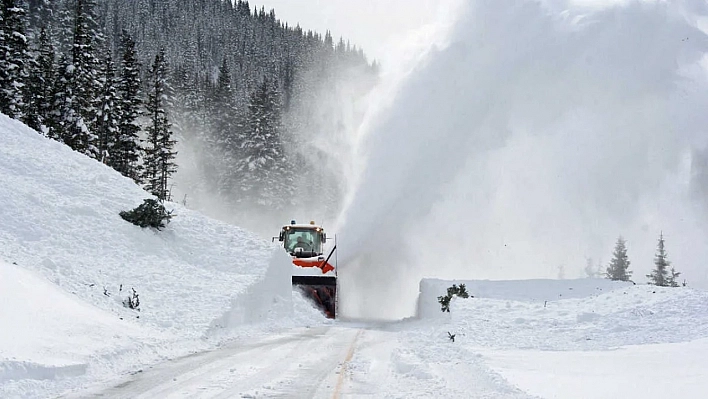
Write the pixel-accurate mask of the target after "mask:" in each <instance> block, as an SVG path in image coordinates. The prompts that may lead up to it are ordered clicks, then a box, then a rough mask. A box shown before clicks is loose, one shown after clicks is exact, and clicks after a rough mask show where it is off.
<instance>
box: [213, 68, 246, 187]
mask: <svg viewBox="0 0 708 399" xmlns="http://www.w3.org/2000/svg"><path fill="white" fill-rule="evenodd" d="M213 100H214V104H215V106H214V108H213V112H212V117H211V120H212V125H213V129H214V132H213V134H214V141H213V145H214V146H215V147H216V148H212V149H211V151H220V152H222V154H223V155H221V157H220V159H219V160H218V161H219V166H220V167H218V168H216V167H215V168H214V169H216V170H217V172H216V173H217V175H218V176H217V191H218V192H219V194H222V195H228V194H229V193H230V192H232V190H233V189H234V186H235V184H234V180H235V179H234V177H235V176H234V174H233V170H234V169H235V168H236V167H237V166H238V162H239V159H240V157H241V150H240V145H241V143H242V142H243V137H242V135H243V123H242V122H241V121H239V120H238V118H237V117H235V115H238V109H237V107H236V102H235V101H234V93H233V87H232V85H231V72H230V71H229V67H228V63H227V61H226V57H224V59H223V60H222V64H221V67H220V68H219V78H218V80H217V82H216V87H215V90H214V98H213Z"/></svg>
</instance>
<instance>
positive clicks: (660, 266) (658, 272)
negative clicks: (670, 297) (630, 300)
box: [647, 232, 681, 287]
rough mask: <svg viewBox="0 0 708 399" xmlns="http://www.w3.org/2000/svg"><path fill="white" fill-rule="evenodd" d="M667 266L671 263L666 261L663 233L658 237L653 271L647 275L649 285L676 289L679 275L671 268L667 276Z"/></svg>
mask: <svg viewBox="0 0 708 399" xmlns="http://www.w3.org/2000/svg"><path fill="white" fill-rule="evenodd" d="M669 266H671V262H669V260H668V259H667V254H666V249H665V248H664V233H663V232H662V233H661V234H660V235H659V243H658V245H657V250H656V255H655V256H654V269H653V270H652V271H651V274H647V278H649V284H653V285H657V286H660V287H678V282H677V281H676V278H677V277H678V276H679V275H681V273H677V272H676V270H675V269H674V268H673V267H672V268H671V270H670V272H671V274H669V269H668V268H669Z"/></svg>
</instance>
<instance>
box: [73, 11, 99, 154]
mask: <svg viewBox="0 0 708 399" xmlns="http://www.w3.org/2000/svg"><path fill="white" fill-rule="evenodd" d="M74 6H75V9H74V32H73V33H74V41H73V47H72V51H71V56H72V63H71V66H70V67H69V70H68V71H67V72H68V73H69V75H68V76H67V84H68V85H69V87H70V93H71V97H70V98H69V100H70V101H69V107H70V112H69V114H70V120H69V121H68V122H69V123H68V124H67V126H66V131H65V138H64V142H65V143H66V144H67V145H68V146H69V147H71V148H73V149H74V150H76V151H79V152H81V153H84V154H86V155H89V156H91V157H93V158H100V155H99V150H98V147H97V141H98V137H97V135H96V133H95V132H93V131H91V127H92V126H95V120H96V116H97V106H98V104H99V102H100V101H99V99H98V97H99V93H100V89H101V88H100V79H99V77H98V75H99V70H100V66H99V62H98V57H97V56H96V51H97V46H98V45H100V43H101V42H102V36H101V34H100V32H99V31H98V26H97V24H96V19H95V6H96V4H95V1H94V0H75V3H74Z"/></svg>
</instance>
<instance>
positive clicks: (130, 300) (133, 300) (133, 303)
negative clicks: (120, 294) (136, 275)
mask: <svg viewBox="0 0 708 399" xmlns="http://www.w3.org/2000/svg"><path fill="white" fill-rule="evenodd" d="M132 290H133V294H132V295H130V296H129V297H127V298H125V299H124V300H123V306H125V307H126V308H130V309H135V310H137V311H140V298H139V297H138V293H137V292H136V291H135V288H133V289H132Z"/></svg>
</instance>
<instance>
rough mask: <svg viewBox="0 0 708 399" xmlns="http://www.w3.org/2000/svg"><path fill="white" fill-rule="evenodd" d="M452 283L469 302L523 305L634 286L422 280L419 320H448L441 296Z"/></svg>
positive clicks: (576, 281) (594, 282)
mask: <svg viewBox="0 0 708 399" xmlns="http://www.w3.org/2000/svg"><path fill="white" fill-rule="evenodd" d="M453 284H457V285H458V286H459V285H460V284H464V285H465V287H466V288H467V292H468V293H469V295H470V298H468V299H469V300H474V298H490V299H502V300H509V301H523V302H544V301H549V302H550V301H557V300H561V299H571V298H587V297H590V296H594V295H600V294H602V293H606V292H609V291H613V290H616V289H619V288H622V287H628V286H632V285H633V284H632V283H629V282H622V281H612V280H608V279H601V278H584V279H573V280H550V279H537V280H497V281H492V280H441V279H423V280H422V281H421V282H420V293H419V295H418V301H417V304H416V317H417V318H426V319H427V318H440V317H445V316H446V313H443V312H442V311H441V310H440V303H439V302H438V297H439V296H444V295H446V294H447V289H448V287H451V286H452V285H453ZM472 297H474V298H472ZM455 300H457V299H456V298H455V299H453V301H455Z"/></svg>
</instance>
